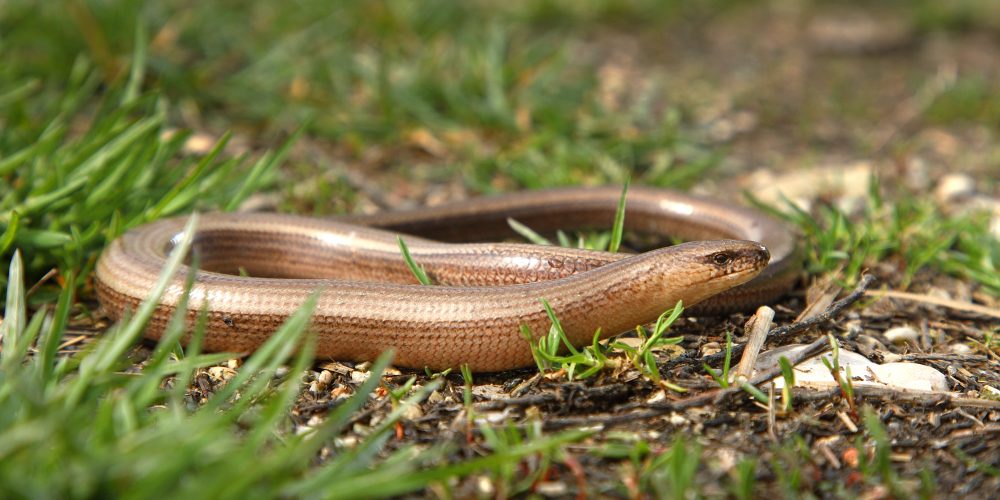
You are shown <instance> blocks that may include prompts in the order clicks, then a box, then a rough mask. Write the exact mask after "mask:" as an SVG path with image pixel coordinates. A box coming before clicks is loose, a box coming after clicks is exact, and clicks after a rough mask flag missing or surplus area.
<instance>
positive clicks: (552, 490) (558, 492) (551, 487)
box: [535, 481, 569, 497]
mask: <svg viewBox="0 0 1000 500" xmlns="http://www.w3.org/2000/svg"><path fill="white" fill-rule="evenodd" d="M567 492H569V488H567V487H566V483H564V482H562V481H543V482H540V483H536V484H535V493H538V494H539V495H542V496H546V497H564V496H566V493H567Z"/></svg>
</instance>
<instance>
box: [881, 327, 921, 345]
mask: <svg viewBox="0 0 1000 500" xmlns="http://www.w3.org/2000/svg"><path fill="white" fill-rule="evenodd" d="M883 335H884V336H885V338H886V339H888V340H889V342H892V343H893V344H904V343H911V344H912V343H916V342H917V339H919V338H920V332H918V331H917V329H916V328H913V327H912V326H897V327H893V328H890V329H888V330H886V331H885V333H884V334H883Z"/></svg>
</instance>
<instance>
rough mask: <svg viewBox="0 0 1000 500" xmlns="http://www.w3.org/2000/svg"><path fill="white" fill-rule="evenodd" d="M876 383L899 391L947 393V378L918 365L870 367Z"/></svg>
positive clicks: (929, 368)
mask: <svg viewBox="0 0 1000 500" xmlns="http://www.w3.org/2000/svg"><path fill="white" fill-rule="evenodd" d="M871 371H872V372H873V373H874V374H875V377H876V380H877V381H878V382H882V383H885V384H886V385H889V386H892V387H896V388H900V389H914V390H919V391H947V390H948V378H947V377H945V376H944V374H943V373H941V372H939V371H937V370H935V369H934V368H931V367H929V366H926V365H921V364H918V363H885V364H881V365H875V366H873V367H871Z"/></svg>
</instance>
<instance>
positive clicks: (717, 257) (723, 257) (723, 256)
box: [711, 252, 732, 266]
mask: <svg viewBox="0 0 1000 500" xmlns="http://www.w3.org/2000/svg"><path fill="white" fill-rule="evenodd" d="M711 258H712V262H714V263H715V264H716V265H719V266H724V265H726V264H728V263H729V261H730V260H732V256H731V255H729V253H727V252H719V253H716V254H712V257H711Z"/></svg>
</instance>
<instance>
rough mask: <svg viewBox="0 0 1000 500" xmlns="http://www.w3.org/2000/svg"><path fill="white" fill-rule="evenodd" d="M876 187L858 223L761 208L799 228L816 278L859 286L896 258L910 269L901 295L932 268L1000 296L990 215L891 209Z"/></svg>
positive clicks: (920, 207) (918, 203) (912, 205)
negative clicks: (867, 272)
mask: <svg viewBox="0 0 1000 500" xmlns="http://www.w3.org/2000/svg"><path fill="white" fill-rule="evenodd" d="M870 185H871V188H870V191H869V196H868V197H867V198H866V201H865V205H864V207H862V209H861V213H860V214H859V215H858V216H857V217H851V216H850V215H849V214H847V213H845V212H843V211H841V210H839V209H838V208H836V207H834V206H830V205H823V206H820V207H819V208H818V210H817V213H816V214H810V213H807V212H805V211H803V210H801V209H800V208H798V207H797V206H795V205H794V204H792V203H791V202H788V203H786V205H785V210H784V211H778V210H775V209H773V208H770V207H767V206H765V205H762V204H761V203H759V202H756V201H754V203H755V204H756V205H757V206H758V207H759V208H761V209H763V210H766V211H769V212H771V213H772V214H775V215H777V216H779V217H781V218H784V219H786V220H788V221H790V222H792V223H794V224H795V225H796V226H797V227H799V228H800V230H801V231H802V232H803V235H804V237H805V243H804V245H803V248H805V249H806V271H807V272H809V273H810V274H828V273H831V272H836V273H838V274H839V275H840V276H847V277H848V280H849V281H852V280H854V279H856V277H857V276H860V275H861V271H862V270H864V269H865V268H869V267H874V266H875V265H876V264H877V263H879V262H884V261H885V260H887V259H889V258H893V259H896V260H897V262H898V263H899V265H900V267H901V268H902V269H903V272H902V273H901V275H900V277H899V278H898V283H895V285H897V286H899V287H900V288H901V289H906V288H907V287H908V286H909V285H910V282H911V281H912V280H913V277H914V276H915V275H916V274H917V272H919V271H921V270H922V269H925V268H930V269H934V270H937V271H940V272H944V273H948V274H951V275H954V276H958V277H961V278H964V279H969V280H972V281H975V282H977V283H979V284H981V285H982V286H983V289H984V290H986V291H988V292H989V293H991V294H993V295H1000V241H998V240H997V239H996V238H994V237H993V235H992V234H991V233H990V231H989V218H988V216H987V215H988V214H963V215H954V216H946V215H944V214H942V213H941V211H940V210H938V209H937V207H935V206H934V205H933V202H931V201H930V200H929V199H927V197H921V198H917V197H914V196H911V195H906V194H901V195H900V197H899V199H896V200H893V202H892V203H886V202H885V200H884V199H883V197H882V189H881V186H880V184H879V182H878V179H877V178H873V179H872V180H871V184H870ZM751 198H752V197H751ZM752 201H753V200H752ZM852 284H853V283H850V282H849V283H846V285H848V286H850V285H852Z"/></svg>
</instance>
